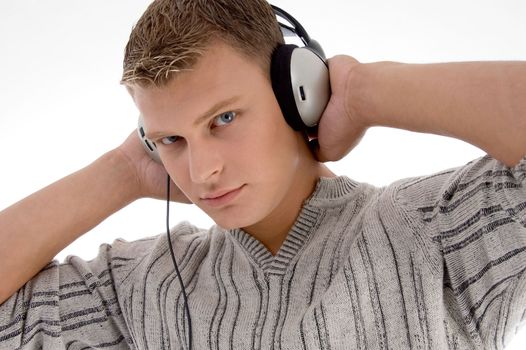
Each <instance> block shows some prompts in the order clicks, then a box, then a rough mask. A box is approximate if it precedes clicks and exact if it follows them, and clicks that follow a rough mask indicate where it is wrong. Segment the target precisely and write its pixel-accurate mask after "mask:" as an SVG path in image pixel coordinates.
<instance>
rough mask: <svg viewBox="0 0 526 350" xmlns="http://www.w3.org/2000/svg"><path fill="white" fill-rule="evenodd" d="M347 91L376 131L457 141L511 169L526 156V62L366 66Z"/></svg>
mask: <svg viewBox="0 0 526 350" xmlns="http://www.w3.org/2000/svg"><path fill="white" fill-rule="evenodd" d="M347 86H348V88H347V91H348V95H349V96H348V97H349V98H348V100H349V101H350V102H349V103H350V104H349V109H350V110H351V111H352V113H355V114H356V115H358V116H359V117H360V118H363V120H366V121H367V124H368V125H370V126H387V127H394V128H401V129H406V130H411V131H416V132H426V133H433V134H438V135H444V136H451V137H455V138H458V139H461V140H464V141H466V142H469V143H471V144H473V145H475V146H477V147H479V148H481V149H483V150H484V151H486V152H487V153H488V154H490V155H492V156H493V157H494V158H496V159H498V160H500V161H501V162H503V163H504V164H506V165H509V166H512V165H515V164H516V163H517V162H518V161H519V160H520V159H522V157H524V155H525V154H526V62H465V63H443V64H401V63H394V62H378V63H370V64H360V65H357V66H356V67H355V68H354V69H353V70H352V71H351V74H350V76H349V80H348V84H347Z"/></svg>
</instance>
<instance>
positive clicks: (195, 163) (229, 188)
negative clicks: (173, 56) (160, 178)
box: [133, 43, 312, 228]
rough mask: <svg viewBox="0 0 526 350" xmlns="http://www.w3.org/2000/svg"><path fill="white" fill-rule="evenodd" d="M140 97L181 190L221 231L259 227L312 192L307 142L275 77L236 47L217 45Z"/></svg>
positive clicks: (150, 133) (142, 90)
mask: <svg viewBox="0 0 526 350" xmlns="http://www.w3.org/2000/svg"><path fill="white" fill-rule="evenodd" d="M133 98H134V101H135V103H136V105H137V107H138V108H139V110H140V111H141V113H142V115H143V117H144V123H145V127H146V130H147V131H148V133H147V136H148V137H149V138H150V139H151V140H153V141H154V142H155V143H156V145H157V148H158V150H159V154H160V157H161V159H162V161H163V164H164V166H165V168H166V169H167V171H168V173H169V174H170V176H171V178H172V179H173V181H174V182H175V184H176V185H177V186H178V187H179V188H180V189H181V190H182V192H183V193H184V194H185V195H186V196H187V197H188V198H189V199H190V200H191V201H192V202H193V203H195V204H196V205H197V206H198V207H200V208H201V209H202V210H203V211H205V212H206V213H207V214H208V215H209V216H210V217H211V218H212V219H213V220H214V221H215V222H216V223H217V224H219V225H220V226H222V227H224V228H235V227H247V226H250V225H253V224H255V223H258V222H260V221H262V220H264V219H265V218H268V217H269V216H271V215H276V213H277V212H278V211H280V210H282V209H283V208H282V207H283V206H284V205H287V204H286V202H287V199H286V198H287V196H290V195H291V191H292V192H296V193H297V192H298V191H300V192H301V191H302V192H304V191H305V190H306V189H305V188H298V187H301V186H302V185H298V183H301V181H297V179H298V178H299V177H300V176H301V175H302V174H301V172H302V171H304V170H305V163H306V160H305V158H306V157H307V156H306V155H307V154H308V152H305V150H306V146H305V142H304V140H303V138H302V136H301V135H300V134H299V133H296V132H294V131H293V130H292V129H291V128H290V127H289V126H288V125H287V123H286V121H285V119H284V118H283V115H282V113H281V110H280V108H279V105H278V103H277V101H276V99H275V96H274V93H273V91H272V86H271V83H270V80H269V77H268V73H266V72H263V69H262V68H261V66H259V65H258V64H257V63H256V62H255V61H253V60H252V61H251V60H248V59H247V58H246V57H245V56H242V55H241V54H239V53H238V52H237V51H235V50H234V49H232V48H231V47H230V46H227V45H225V44H221V43H214V44H213V45H211V46H210V48H209V49H208V50H207V52H206V54H205V55H204V56H203V57H202V58H201V59H200V60H199V62H198V63H197V65H196V66H195V67H194V69H193V70H191V71H186V72H182V73H178V74H177V76H176V77H175V78H174V79H173V80H172V81H171V82H170V83H169V85H167V86H166V87H163V88H138V87H134V88H133ZM311 161H312V159H311ZM303 187H305V186H303Z"/></svg>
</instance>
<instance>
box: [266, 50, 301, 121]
mask: <svg viewBox="0 0 526 350" xmlns="http://www.w3.org/2000/svg"><path fill="white" fill-rule="evenodd" d="M297 47H298V46H296V45H290V44H287V45H280V46H278V47H277V48H276V49H275V50H274V52H273V54H272V60H271V63H270V79H271V81H272V89H273V90H274V95H276V99H277V100H278V103H279V106H280V108H281V112H282V113H283V116H284V117H285V120H286V121H287V123H288V124H289V125H290V126H291V127H292V128H293V129H294V130H296V131H300V130H303V129H305V124H304V123H303V121H302V120H301V117H300V114H299V112H298V108H297V107H296V100H295V99H294V93H293V91H292V81H291V80H290V78H291V77H290V61H291V57H292V52H293V51H294V49H296V48H297Z"/></svg>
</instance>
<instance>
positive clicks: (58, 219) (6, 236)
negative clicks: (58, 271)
mask: <svg viewBox="0 0 526 350" xmlns="http://www.w3.org/2000/svg"><path fill="white" fill-rule="evenodd" d="M130 174H131V172H130V171H129V167H128V166H127V164H126V162H124V161H121V160H120V158H119V157H118V156H117V154H116V153H115V152H109V153H107V154H105V155H104V156H102V157H101V158H99V159H98V160H96V161H95V162H93V163H92V164H90V165H89V166H87V167H85V168H83V169H81V170H79V171H77V172H76V173H74V174H71V175H69V176H67V177H65V178H63V179H61V180H59V181H57V182H55V183H53V184H51V185H49V186H47V187H46V188H44V189H42V190H40V191H38V192H36V193H34V194H32V195H31V196H29V197H27V198H25V199H23V200H21V201H19V202H18V203H15V204H14V205H12V206H10V207H9V208H7V209H5V210H3V211H2V212H0V241H1V242H2V244H1V245H0V261H1V264H0V280H1V281H2V283H1V284H0V286H1V287H0V303H1V302H3V301H4V300H5V299H7V298H8V297H9V296H10V295H11V294H13V293H14V292H15V291H16V290H18V288H20V287H21V286H22V285H23V284H24V283H26V282H27V281H28V280H30V279H31V278H32V277H33V276H34V275H35V274H36V273H38V272H39V271H40V270H41V269H42V268H43V267H44V266H45V265H46V264H47V263H49V262H50V261H51V260H52V259H53V257H54V256H55V255H56V254H57V253H58V252H60V251H61V250H62V249H63V248H65V247H66V246H67V245H69V244H70V243H71V242H73V241H74V240H75V239H77V238H78V237H80V236H81V235H82V234H84V233H86V232H87V231H89V230H90V229H91V228H93V227H95V226H96V225H97V224H99V223H100V222H101V221H103V220H104V219H105V218H106V217H108V216H109V215H111V214H112V213H114V212H116V211H117V210H119V209H120V208H122V207H124V206H126V205H127V204H128V203H130V202H132V201H133V200H134V199H136V198H137V195H136V194H135V193H134V191H133V188H134V183H133V182H134V178H133V177H132V176H131V175H130Z"/></svg>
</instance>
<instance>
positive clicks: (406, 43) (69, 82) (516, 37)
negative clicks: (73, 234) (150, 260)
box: [0, 0, 526, 349]
mask: <svg viewBox="0 0 526 350" xmlns="http://www.w3.org/2000/svg"><path fill="white" fill-rule="evenodd" d="M149 2H150V1H146V0H111V1H108V0H91V1H79V0H47V1H36V0H34V1H29V0H17V1H13V0H10V1H5V0H2V2H0V67H1V73H0V74H1V75H0V107H1V109H0V149H1V151H0V167H1V168H0V169H1V171H0V180H1V181H0V210H1V209H3V208H5V207H7V206H9V205H10V204H12V203H14V202H16V201H17V200H19V199H21V198H23V197H25V196H27V195H29V194H30V193H32V192H34V191H36V190H38V189H40V188H42V187H43V186H45V185H47V184H50V183H51V182H54V181H56V180H58V179H60V178H61V177H63V176H65V175H67V174H69V173H71V172H73V171H76V170H78V169H80V168H82V167H84V166H86V165H88V164H89V163H91V162H92V161H93V160H95V159H96V158H98V157H99V156H100V155H102V154H103V153H104V152H106V151H108V150H110V149H112V148H114V147H116V146H118V145H119V144H120V143H121V142H122V141H123V140H124V139H125V137H126V136H127V135H128V134H129V133H130V132H131V131H132V130H133V129H134V128H135V125H136V119H137V110H136V108H135V106H134V105H133V102H132V100H131V98H130V97H129V96H128V95H127V93H126V91H125V89H124V87H122V86H121V85H119V80H120V77H121V73H122V70H121V67H122V58H123V51H124V46H125V44H126V42H127V38H128V36H129V33H130V30H131V28H132V26H133V25H134V23H135V22H136V21H137V19H138V18H139V17H140V15H141V14H142V12H143V11H144V10H145V8H146V7H147V5H148V4H149ZM274 3H275V4H276V5H278V6H281V7H283V8H284V9H285V10H286V11H288V12H290V13H292V14H293V15H294V16H295V17H296V18H297V19H298V20H299V21H300V22H301V23H302V24H303V25H304V27H305V28H306V29H307V30H308V31H309V33H310V35H311V36H312V37H314V38H315V39H317V40H318V41H319V42H320V43H321V44H322V45H323V47H324V49H325V51H326V53H327V56H328V57H330V56H333V55H336V54H348V55H352V56H354V57H355V58H357V59H358V60H359V61H361V62H372V61H383V60H390V61H402V62H411V63H429V62H439V61H472V60H525V59H526V44H525V43H526V39H525V38H526V36H525V34H526V20H525V18H526V3H525V2H524V1H523V0H501V1H496V0H494V1H488V0H478V1H458V0H457V1H453V0H440V1H433V2H429V1H423V0H420V1H408V0H404V1H402V0H394V1H387V0H385V1H382V0H373V1H371V0H368V1H366V0H359V1H352V0H324V1H304V0H302V1H300V0H289V1H275V2H274ZM483 154H484V153H483V152H482V151H481V150H479V149H477V148H475V147H473V146H471V145H468V144H466V143H464V142H462V141H458V140H453V139H450V138H445V137H439V136H434V135H424V134H417V133H411V132H407V131H401V130H394V129H386V128H373V129H371V130H369V131H368V133H367V134H366V136H365V137H364V139H363V141H362V142H361V143H360V144H359V145H358V147H357V148H356V149H355V150H354V151H353V152H352V153H351V154H350V155H349V156H347V157H346V158H345V159H344V160H342V161H340V162H338V163H331V164H329V166H330V168H331V169H333V170H334V171H335V172H336V173H338V174H340V175H342V174H345V175H348V176H350V177H352V178H353V179H355V180H358V181H364V182H369V183H371V184H375V185H378V186H382V185H386V184H389V183H390V182H392V181H394V180H397V179H400V178H403V177H409V176H417V175H423V174H429V173H432V172H435V171H439V170H442V169H445V168H450V167H456V166H460V165H463V164H465V163H466V162H468V161H469V160H472V159H474V158H476V157H479V156H482V155H483ZM164 210H165V204H164V203H163V202H161V201H155V200H146V199H145V200H140V201H137V202H135V203H133V204H131V205H130V206H128V207H127V208H125V209H123V210H121V211H120V212H118V213H117V214H115V215H113V216H112V217H110V218H108V219H107V220H106V221H104V222H103V223H101V224H100V225H99V226H97V227H96V228H95V229H93V230H92V231H91V232H89V233H88V234H86V235H84V236H83V237H81V238H80V239H78V240H77V241H76V242H74V243H73V244H72V245H71V246H69V247H67V248H66V249H64V250H63V251H62V252H61V253H60V254H58V256H57V259H59V260H61V261H62V260H63V259H64V258H65V257H66V256H67V255H69V254H75V255H78V256H81V257H82V258H84V259H91V258H93V257H95V256H96V254H97V251H98V246H99V245H100V244H101V243H104V242H107V243H111V242H112V241H113V240H114V239H115V238H117V237H123V238H126V239H128V240H134V239H137V238H141V237H145V236H151V235H155V234H158V233H162V232H163V230H164V215H165V211H164ZM172 213H173V214H172V215H171V222H172V224H175V223H177V222H179V221H181V220H185V219H188V220H190V221H192V222H194V223H195V224H197V225H199V226H203V227H208V226H209V225H211V224H212V221H211V220H210V219H209V218H208V217H206V215H204V214H203V213H202V212H200V210H199V209H197V208H195V207H194V206H189V205H172ZM1 229H2V228H0V230H1ZM0 263H1V262H0ZM521 342H522V343H523V344H524V343H526V331H525V330H522V332H521V333H519V335H518V336H516V338H515V340H514V342H513V344H512V345H510V347H509V349H519V348H523V347H524V345H523V346H522V347H521V346H520V343H521Z"/></svg>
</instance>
